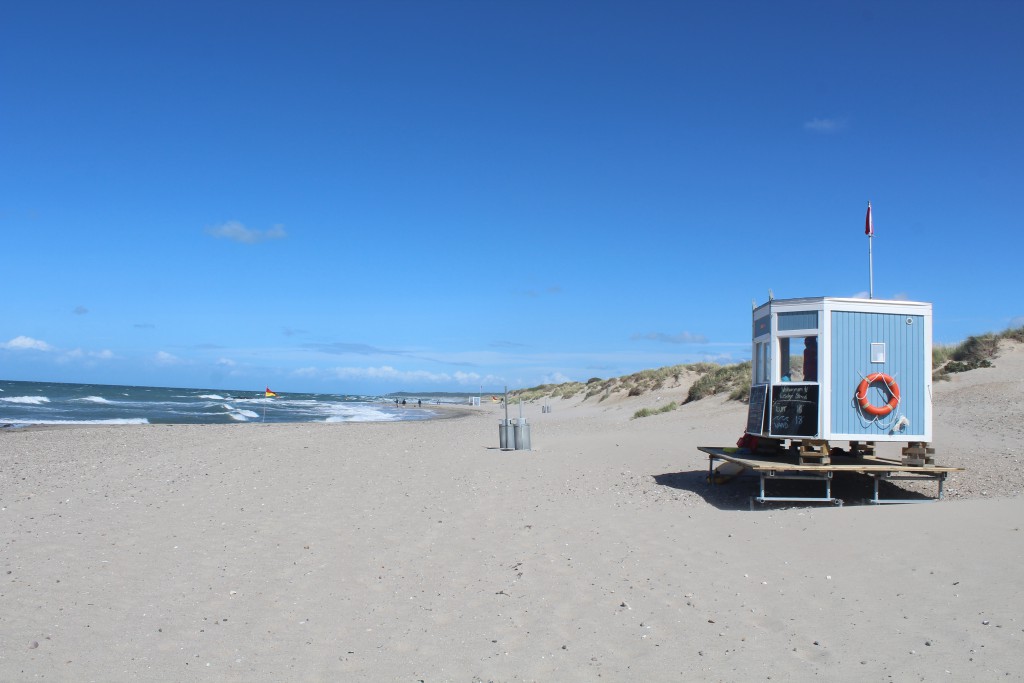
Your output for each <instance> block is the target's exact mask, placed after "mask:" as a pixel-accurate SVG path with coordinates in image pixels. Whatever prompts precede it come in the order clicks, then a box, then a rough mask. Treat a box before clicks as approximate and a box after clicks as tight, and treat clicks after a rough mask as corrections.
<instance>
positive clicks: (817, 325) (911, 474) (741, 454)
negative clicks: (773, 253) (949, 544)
mask: <svg viewBox="0 0 1024 683" xmlns="http://www.w3.org/2000/svg"><path fill="white" fill-rule="evenodd" d="M751 327H752V367H751V387H750V403H749V407H748V413H747V424H746V428H745V433H744V436H743V438H741V439H740V442H739V444H738V448H736V449H733V448H729V449H722V448H702V449H701V450H703V451H705V452H707V453H709V455H710V456H711V463H710V464H711V466H712V467H713V466H714V465H715V462H716V461H718V460H724V461H726V462H725V463H724V464H725V467H724V468H723V469H722V471H720V472H718V476H717V477H716V473H715V472H714V471H710V472H709V476H710V477H711V479H712V481H716V480H717V481H721V480H722V479H724V478H726V477H724V476H723V475H724V474H729V473H732V474H733V475H735V474H736V473H739V472H741V471H743V470H747V469H752V470H754V471H755V472H757V473H760V474H761V496H760V497H759V498H758V500H759V502H764V501H766V500H809V501H810V500H814V501H819V500H825V501H830V502H836V503H838V501H837V499H835V498H833V497H832V495H831V487H830V481H831V479H832V475H833V473H834V472H836V471H843V470H852V471H855V472H860V473H865V474H871V475H873V476H875V487H874V489H875V495H874V499H873V500H872V501H870V502H874V503H880V502H897V501H882V500H879V498H878V481H879V479H885V478H891V479H897V478H920V477H922V476H923V477H926V478H933V479H936V480H937V481H938V482H939V494H938V497H940V498H941V497H942V482H943V480H944V479H945V478H946V475H947V474H948V473H949V472H951V471H955V470H956V468H942V467H935V465H934V459H933V458H932V455H933V453H934V449H933V448H931V447H930V445H929V444H930V442H931V440H932V400H931V397H932V306H931V304H930V303H923V302H917V301H888V300H880V299H854V298H839V297H810V298H800V299H773V298H769V300H768V301H767V302H766V303H764V304H762V305H760V306H756V307H755V308H754V309H753V315H752V326H751ZM884 442H901V443H905V444H906V446H905V447H904V448H903V449H902V457H901V458H899V459H893V458H881V457H879V456H878V455H876V453H875V444H876V443H884ZM744 461H745V462H744ZM766 476H768V477H776V478H780V479H782V478H788V479H815V480H821V481H823V482H824V483H825V487H826V494H825V497H824V498H821V497H815V498H779V497H769V496H766V495H765V477H766ZM899 502H907V501H899Z"/></svg>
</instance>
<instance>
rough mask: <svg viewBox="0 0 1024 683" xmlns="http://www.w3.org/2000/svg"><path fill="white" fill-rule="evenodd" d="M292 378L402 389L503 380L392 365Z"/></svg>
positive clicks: (312, 371)
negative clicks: (371, 382) (329, 379)
mask: <svg viewBox="0 0 1024 683" xmlns="http://www.w3.org/2000/svg"><path fill="white" fill-rule="evenodd" d="M293 374H295V375H296V376H299V377H332V378H336V379H343V380H378V381H379V380H388V381H392V382H395V383H401V384H403V385H406V386H408V385H424V384H427V385H440V386H452V385H459V386H470V387H471V386H479V385H481V384H497V383H500V382H501V381H503V380H502V378H500V377H496V376H494V375H481V374H479V373H476V372H461V371H458V372H454V373H447V372H430V371H428V370H400V369H398V368H395V367H393V366H390V365H381V366H371V367H335V368H326V369H323V370H321V369H319V368H302V369H300V370H296V371H295V372H294V373H293Z"/></svg>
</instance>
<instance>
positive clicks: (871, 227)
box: [864, 202, 875, 237]
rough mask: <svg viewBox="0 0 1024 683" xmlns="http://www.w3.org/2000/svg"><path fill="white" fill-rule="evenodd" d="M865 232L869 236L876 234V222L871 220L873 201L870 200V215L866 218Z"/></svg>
mask: <svg viewBox="0 0 1024 683" xmlns="http://www.w3.org/2000/svg"><path fill="white" fill-rule="evenodd" d="M864 234H865V235H867V236H868V237H873V236H874V234H875V224H874V223H872V222H871V202H868V215H867V216H866V217H865V218H864Z"/></svg>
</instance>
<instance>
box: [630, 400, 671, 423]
mask: <svg viewBox="0 0 1024 683" xmlns="http://www.w3.org/2000/svg"><path fill="white" fill-rule="evenodd" d="M678 407H679V404H678V403H676V402H675V401H672V402H671V403H666V404H665V405H663V406H661V407H660V408H641V409H640V410H638V411H636V412H635V413H633V419H634V420H635V419H637V418H640V417H650V416H651V415H659V414H661V413H670V412H672V411H673V410H675V409H676V408H678Z"/></svg>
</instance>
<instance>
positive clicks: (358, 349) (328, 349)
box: [306, 342, 404, 356]
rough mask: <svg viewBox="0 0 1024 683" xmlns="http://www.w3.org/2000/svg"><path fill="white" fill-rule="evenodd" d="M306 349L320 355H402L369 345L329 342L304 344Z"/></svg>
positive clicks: (401, 353) (398, 352)
mask: <svg viewBox="0 0 1024 683" xmlns="http://www.w3.org/2000/svg"><path fill="white" fill-rule="evenodd" d="M306 348H307V349H313V350H314V351H319V352H320V353H331V354H335V355H339V356H344V355H347V354H350V353H351V354H356V355H359V356H379V355H383V356H401V355H404V353H403V352H402V351H392V350H389V349H382V348H380V347H379V346H371V345H369V344H360V343H353V342H330V343H324V344H306Z"/></svg>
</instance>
